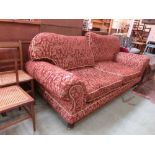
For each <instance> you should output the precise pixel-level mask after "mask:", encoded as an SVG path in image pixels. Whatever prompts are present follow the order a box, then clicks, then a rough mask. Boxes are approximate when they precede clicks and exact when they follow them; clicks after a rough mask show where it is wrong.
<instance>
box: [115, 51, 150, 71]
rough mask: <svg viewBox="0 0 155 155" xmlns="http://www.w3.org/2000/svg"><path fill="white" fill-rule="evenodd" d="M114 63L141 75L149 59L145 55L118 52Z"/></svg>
mask: <svg viewBox="0 0 155 155" xmlns="http://www.w3.org/2000/svg"><path fill="white" fill-rule="evenodd" d="M115 61H116V62H119V63H121V64H123V65H126V66H129V67H132V68H134V69H135V70H138V71H140V72H141V73H143V72H144V70H145V68H146V67H147V66H148V64H149V61H150V59H149V58H148V57H147V56H145V55H138V54H133V53H124V52H119V53H118V54H117V55H116V57H115Z"/></svg>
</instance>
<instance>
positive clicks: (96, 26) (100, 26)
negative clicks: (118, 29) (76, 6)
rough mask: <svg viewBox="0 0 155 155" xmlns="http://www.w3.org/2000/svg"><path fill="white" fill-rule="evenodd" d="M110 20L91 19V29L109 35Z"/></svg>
mask: <svg viewBox="0 0 155 155" xmlns="http://www.w3.org/2000/svg"><path fill="white" fill-rule="evenodd" d="M112 22H113V20H112V19H92V24H93V29H92V30H95V31H103V32H107V33H108V34H110V33H111V28H112Z"/></svg>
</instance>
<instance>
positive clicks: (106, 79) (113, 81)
mask: <svg viewBox="0 0 155 155" xmlns="http://www.w3.org/2000/svg"><path fill="white" fill-rule="evenodd" d="M71 72H72V73H73V74H74V75H76V76H77V77H79V79H81V81H82V82H83V83H84V84H85V86H86V89H87V93H88V95H87V102H90V101H93V100H96V99H97V98H100V97H103V96H105V95H106V94H107V93H109V92H111V91H113V90H114V89H116V88H117V87H119V86H121V85H122V78H121V77H119V76H117V75H113V74H111V73H107V72H102V71H99V70H97V69H95V68H93V67H86V68H82V69H76V70H72V71H71Z"/></svg>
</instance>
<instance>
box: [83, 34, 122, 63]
mask: <svg viewBox="0 0 155 155" xmlns="http://www.w3.org/2000/svg"><path fill="white" fill-rule="evenodd" d="M86 38H87V41H88V44H89V45H90V47H91V49H92V52H93V54H94V59H95V61H96V62H99V61H105V60H113V59H114V55H115V53H118V52H119V51H120V42H119V39H118V37H116V36H112V35H99V34H96V33H92V32H88V33H86Z"/></svg>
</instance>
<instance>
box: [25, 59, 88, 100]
mask: <svg viewBox="0 0 155 155" xmlns="http://www.w3.org/2000/svg"><path fill="white" fill-rule="evenodd" d="M26 70H27V72H28V73H29V74H30V75H31V76H33V77H34V78H35V80H37V82H38V83H40V84H41V85H42V86H43V87H44V88H45V89H46V90H47V91H48V92H49V93H51V94H53V95H54V96H55V97H57V98H60V99H62V100H65V101H70V100H71V99H72V98H74V97H73V96H74V95H75V93H76V89H77V92H78V93H77V94H76V98H77V96H78V95H79V96H78V97H79V98H81V97H83V99H81V100H83V101H84V98H85V96H86V88H85V84H84V83H83V82H82V81H81V79H79V78H78V77H77V76H76V75H74V74H73V73H71V72H68V71H65V70H63V69H61V68H59V67H57V66H55V65H52V64H50V63H47V62H43V61H37V62H34V61H29V62H27V64H26ZM73 86H74V91H75V93H74V95H71V96H72V98H71V97H70V94H69V91H70V88H72V87H73ZM79 87H80V92H81V93H79ZM72 94H73V92H72ZM81 94H83V95H81Z"/></svg>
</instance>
